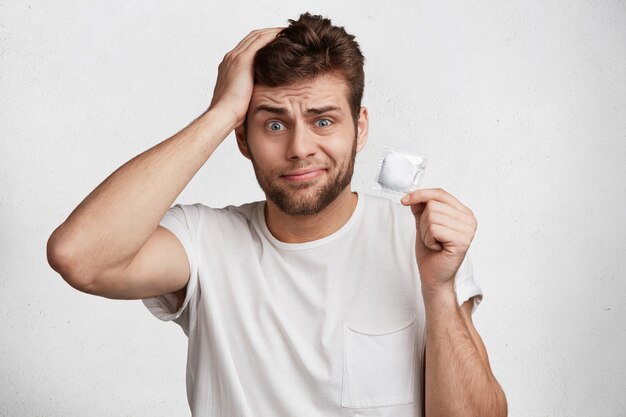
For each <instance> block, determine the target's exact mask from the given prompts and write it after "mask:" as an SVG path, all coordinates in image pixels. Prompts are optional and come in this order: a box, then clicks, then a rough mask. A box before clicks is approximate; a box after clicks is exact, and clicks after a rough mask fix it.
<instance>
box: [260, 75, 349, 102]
mask: <svg viewBox="0 0 626 417" xmlns="http://www.w3.org/2000/svg"><path fill="white" fill-rule="evenodd" d="M347 91H348V84H347V82H346V81H345V80H344V79H343V78H342V77H340V76H337V75H332V74H327V75H323V76H320V77H317V78H313V79H309V80H303V81H298V82H296V83H294V84H290V85H286V86H278V87H268V86H265V85H258V84H257V85H255V86H254V89H253V91H252V98H251V100H250V108H253V107H255V106H258V105H262V104H282V105H289V104H291V105H294V104H305V103H306V104H308V105H311V106H314V105H316V104H329V103H333V104H335V105H337V106H340V107H345V108H346V109H347V108H348V99H347Z"/></svg>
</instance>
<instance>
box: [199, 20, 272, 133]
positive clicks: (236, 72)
mask: <svg viewBox="0 0 626 417" xmlns="http://www.w3.org/2000/svg"><path fill="white" fill-rule="evenodd" d="M282 29H283V28H268V29H258V30H254V31H252V32H250V33H249V34H248V36H246V37H245V38H243V39H242V40H241V41H240V42H239V43H238V44H237V46H236V47H235V48H234V49H233V50H232V51H230V52H228V53H227V54H226V55H225V56H224V59H223V60H222V63H221V64H220V65H219V67H218V75H217V81H216V83H215V89H214V90H213V99H212V100H211V105H210V106H209V110H212V109H216V110H220V111H223V112H224V113H225V114H228V116H229V117H232V121H233V128H235V127H237V126H239V125H241V124H242V123H243V121H244V119H245V116H246V112H247V111H248V105H249V104H250V98H251V97H252V88H253V86H254V72H253V64H254V56H255V54H256V52H257V51H258V50H259V49H261V48H262V47H264V46H265V45H267V44H268V43H269V42H271V41H272V40H273V39H275V38H276V35H278V33H279V32H280V31H281V30H282Z"/></svg>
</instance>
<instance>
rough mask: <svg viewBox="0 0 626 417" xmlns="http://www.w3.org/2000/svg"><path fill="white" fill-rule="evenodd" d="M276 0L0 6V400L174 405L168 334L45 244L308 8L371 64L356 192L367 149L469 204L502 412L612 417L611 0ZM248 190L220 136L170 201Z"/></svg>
mask: <svg viewBox="0 0 626 417" xmlns="http://www.w3.org/2000/svg"><path fill="white" fill-rule="evenodd" d="M284 3H285V5H284V6H277V5H276V2H275V1H267V0H257V1H240V0H231V1H227V2H215V1H186V2H174V1H148V0H146V1H121V0H118V1H83V0H81V1H77V0H74V1H64V2H52V1H29V2H21V1H14V2H9V1H6V0H5V1H0V140H1V151H0V186H1V193H0V218H1V220H0V227H1V229H0V231H1V236H0V237H1V241H0V242H1V250H0V335H1V336H0V415H1V416H81V417H83V416H174V415H176V416H181V415H188V407H187V404H186V396H185V383H184V381H185V360H186V338H185V336H184V334H183V333H182V331H180V329H179V328H178V327H177V326H176V325H174V324H171V323H168V324H164V323H161V322H160V321H158V320H157V319H155V318H153V317H152V316H151V315H150V314H149V313H148V311H147V310H145V308H144V307H143V305H142V304H141V302H139V301H113V300H108V299H104V298H98V297H94V296H89V295H85V294H82V293H79V292H77V291H75V290H73V289H72V288H71V287H69V286H68V285H67V284H66V283H65V282H64V281H63V280H62V279H61V278H60V277H59V276H58V275H57V274H56V273H55V272H54V271H53V270H52V269H51V268H49V266H48V265H47V262H46V256H45V244H46V240H47V238H48V236H49V235H50V233H51V232H52V230H53V229H54V228H55V227H56V226H58V225H59V224H60V223H61V222H62V221H63V220H64V219H65V218H66V216H67V215H68V214H69V213H70V212H71V210H72V209H73V208H74V207H75V206H76V205H77V204H78V203H79V202H80V201H81V200H82V199H83V198H84V197H85V196H86V195H87V194H88V193H89V192H90V191H91V190H92V189H93V188H95V187H96V186H97V185H98V184H99V183H100V182H101V181H102V180H103V179H104V178H106V177H107V176H108V175H109V174H110V173H111V172H113V171H114V170H115V169H116V168H117V167H119V166H120V165H122V164H123V163H124V162H126V161H127V160H129V159H131V158H132V157H133V156H135V155H136V154H138V153H140V152H142V151H143V150H145V149H147V148H149V147H151V146H153V145H155V144H156V143H158V142H159V141H161V140H163V139H165V138H167V137H169V136H170V135H172V134H174V133H175V132H176V131H178V130H179V129H180V128H182V127H183V126H185V125H186V124H187V123H189V122H190V121H191V120H192V119H193V118H195V117H196V116H198V115H199V114H200V113H201V112H202V111H203V110H204V109H205V108H206V107H207V105H208V103H209V102H210V97H211V92H212V89H213V83H214V80H215V76H216V68H217V65H218V63H219V61H220V60H221V58H222V56H223V55H224V54H225V53H226V52H227V51H228V50H230V49H231V48H232V47H233V46H234V45H235V44H236V43H237V42H238V41H239V39H240V38H241V37H243V36H244V35H246V34H247V33H248V32H249V31H250V30H252V29H254V28H257V27H264V26H279V25H280V26H282V25H284V24H285V23H286V19H287V18H289V17H296V16H297V15H299V13H300V12H302V11H305V10H310V11H312V12H315V13H321V14H325V15H327V16H329V17H331V18H333V20H334V22H335V23H337V24H340V25H345V26H346V27H347V29H348V30H349V31H350V32H352V33H355V34H356V35H357V40H358V41H359V42H360V44H361V46H362V48H363V50H364V53H365V55H366V57H367V64H366V78H367V80H366V88H365V100H364V104H365V105H366V106H368V108H369V110H370V115H371V131H370V140H369V143H368V145H367V146H366V148H365V149H364V150H363V152H362V153H361V154H359V156H358V158H357V168H356V175H355V179H354V188H355V189H359V190H365V191H368V190H371V188H372V186H373V177H374V174H375V168H376V163H377V159H378V156H379V155H380V153H381V151H382V148H383V146H384V145H390V146H394V147H398V148H407V149H413V150H416V151H419V152H422V153H425V154H426V155H428V156H429V157H430V160H429V166H428V169H427V174H426V182H427V185H432V186H441V187H444V188H445V189H447V190H448V191H450V192H451V193H452V194H454V195H456V196H457V197H459V198H460V199H461V200H462V201H463V202H465V203H466V204H467V205H468V206H469V207H471V208H472V209H473V210H474V211H475V213H476V215H477V217H478V220H479V230H478V234H477V236H476V239H475V241H474V244H473V246H472V255H473V259H474V263H475V270H476V274H477V276H478V278H479V279H480V283H481V285H482V287H483V289H484V291H485V300H484V303H483V304H482V305H481V307H480V308H479V309H478V311H477V312H476V315H475V321H476V325H477V327H478V329H479V331H480V332H481V334H482V336H483V338H484V340H485V343H486V345H487V347H488V350H489V352H490V358H491V362H492V366H493V369H494V372H495V374H496V376H497V377H498V379H499V381H500V382H501V384H502V386H503V387H504V389H505V391H506V393H507V394H508V399H509V407H510V415H511V416H514V417H522V416H576V417H583V416H624V415H626V411H625V410H626V396H624V393H623V390H624V387H626V346H624V340H625V338H626V319H625V317H626V285H625V283H624V277H625V272H626V267H625V265H624V256H625V254H626V242H625V239H624V233H625V232H626V219H625V209H624V203H626V181H625V180H626V176H625V175H624V169H625V163H626V3H625V2H623V1H616V0H615V1H584V2H583V1H523V0H512V1H476V2H466V1H461V0H458V1H441V2H424V1H420V2H413V1H395V2H382V1H354V2H336V1H315V2H313V1H311V2H304V1H290V2H284ZM183 5H184V6H183ZM262 197H263V196H262V194H261V192H260V190H259V189H258V186H257V185H256V180H255V179H254V176H253V172H252V169H251V166H250V165H249V162H248V161H247V160H246V159H244V158H243V157H241V156H240V155H239V154H238V151H237V149H236V146H235V143H234V138H233V137H230V138H228V139H227V140H226V142H225V143H224V144H223V146H222V147H220V148H219V149H218V150H217V152H216V153H215V154H214V157H213V158H212V159H211V160H210V161H209V162H208V163H207V164H206V165H205V167H203V168H202V169H201V171H200V172H199V173H198V174H197V175H196V177H195V178H194V179H193V180H192V182H191V183H190V184H189V186H188V187H187V188H186V189H185V190H184V192H183V193H182V194H181V196H180V197H179V199H178V200H177V202H182V203H193V202H198V201H200V202H203V203H205V204H208V205H212V206H223V205H227V204H240V203H243V202H246V201H251V200H256V199H260V198H262Z"/></svg>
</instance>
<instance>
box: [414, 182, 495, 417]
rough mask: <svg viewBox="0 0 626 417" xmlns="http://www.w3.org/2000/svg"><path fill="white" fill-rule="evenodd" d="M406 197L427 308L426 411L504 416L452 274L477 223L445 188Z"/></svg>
mask: <svg viewBox="0 0 626 417" xmlns="http://www.w3.org/2000/svg"><path fill="white" fill-rule="evenodd" d="M402 203H403V204H405V205H407V206H410V207H411V211H412V213H413V215H414V216H415V226H416V229H417V236H416V239H415V258H416V260H417V264H418V267H419V271H420V279H421V284H422V296H423V298H424V306H425V310H426V358H425V368H426V370H425V373H426V375H425V377H426V380H425V382H426V384H425V385H426V388H425V391H426V392H425V394H426V395H425V406H426V417H440V416H441V417H444V416H445V417H473V416H481V417H505V416H506V415H507V403H506V399H505V396H504V392H503V391H502V389H501V388H500V385H499V384H498V382H497V381H496V379H495V377H494V375H493V373H492V372H491V367H490V366H489V359H488V357H487V351H486V349H485V346H484V344H483V342H482V340H481V338H480V336H479V335H478V332H477V331H476V329H475V328H474V325H473V323H472V319H471V307H472V303H471V302H466V303H464V304H463V306H461V308H459V307H458V306H457V302H456V296H455V293H454V277H455V275H456V272H457V270H458V269H459V266H460V265H461V263H462V261H463V259H464V258H465V255H466V253H467V250H468V248H469V246H470V243H471V241H472V240H473V238H474V233H475V231H476V228H477V222H476V218H475V217H474V214H473V213H472V211H471V210H470V209H468V208H467V207H465V206H464V205H463V204H461V203H460V202H459V201H458V200H457V199H456V198H454V197H453V196H451V195H450V194H448V193H447V192H445V191H444V190H441V189H422V190H417V191H414V192H412V193H411V194H409V195H407V196H406V197H405V198H404V199H403V200H402Z"/></svg>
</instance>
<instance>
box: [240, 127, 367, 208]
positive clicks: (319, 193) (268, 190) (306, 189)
mask: <svg viewBox="0 0 626 417" xmlns="http://www.w3.org/2000/svg"><path fill="white" fill-rule="evenodd" d="M356 145H357V141H356V138H355V140H354V143H353V145H352V151H351V154H350V157H349V158H347V160H345V161H344V162H343V163H342V164H341V165H340V166H338V165H337V164H336V163H333V164H332V165H331V166H328V164H317V165H322V166H326V168H327V171H326V173H325V175H327V176H328V175H329V174H331V175H332V173H333V172H335V173H336V174H335V175H334V176H333V177H330V178H328V180H327V181H326V183H325V184H323V185H321V186H319V185H317V184H311V183H306V182H304V183H294V184H281V183H278V182H273V181H272V178H275V177H277V176H280V174H279V173H278V172H270V174H268V173H266V172H263V171H262V170H261V169H259V166H258V165H257V164H256V162H255V160H254V157H253V155H252V154H251V155H250V156H251V158H250V159H251V161H252V166H253V167H254V174H255V175H256V179H257V181H258V183H259V186H260V187H261V190H263V192H264V193H265V196H266V198H267V199H268V200H270V201H271V202H273V203H274V204H275V205H276V206H277V207H278V208H279V209H280V210H281V211H282V212H283V213H285V214H287V215H290V216H312V215H315V214H318V213H320V212H321V211H322V210H324V209H325V208H326V207H328V205H329V204H330V203H332V202H333V201H335V199H336V198H337V197H338V196H339V195H340V194H341V192H342V191H343V190H344V189H345V188H346V187H347V186H348V185H350V182H351V181H352V175H353V173H354V161H355V159H356ZM316 162H318V161H315V160H311V161H306V162H302V163H299V164H294V165H292V166H290V167H289V169H288V170H287V172H290V171H294V170H297V169H302V168H306V167H309V166H313V165H316ZM283 172H284V171H283Z"/></svg>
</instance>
